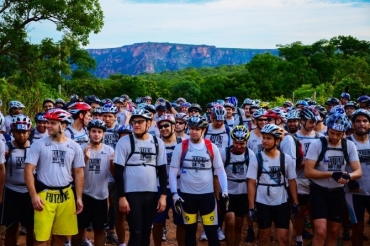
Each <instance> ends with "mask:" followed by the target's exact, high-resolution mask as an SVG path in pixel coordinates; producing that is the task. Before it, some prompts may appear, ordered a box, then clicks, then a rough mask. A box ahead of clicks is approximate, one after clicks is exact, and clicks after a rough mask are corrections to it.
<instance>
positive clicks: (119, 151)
mask: <svg viewBox="0 0 370 246" xmlns="http://www.w3.org/2000/svg"><path fill="white" fill-rule="evenodd" d="M128 138H129V137H128V136H125V137H123V138H120V139H119V140H118V142H117V145H116V151H115V153H114V159H113V163H115V164H117V165H120V166H124V165H125V163H126V156H127V152H126V148H125V142H127V145H128V148H129V149H131V145H130V141H129V139H128Z"/></svg>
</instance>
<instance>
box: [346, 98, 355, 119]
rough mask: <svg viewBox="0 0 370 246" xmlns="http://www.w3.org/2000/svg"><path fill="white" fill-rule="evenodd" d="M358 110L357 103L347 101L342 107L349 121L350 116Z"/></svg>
mask: <svg viewBox="0 0 370 246" xmlns="http://www.w3.org/2000/svg"><path fill="white" fill-rule="evenodd" d="M357 109H358V106H357V103H356V102H355V101H349V102H347V103H346V104H345V105H344V111H345V113H346V116H347V117H348V119H351V117H352V114H353V113H354V112H355V111H356V110H357Z"/></svg>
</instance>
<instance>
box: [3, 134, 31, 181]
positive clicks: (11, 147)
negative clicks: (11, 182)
mask: <svg viewBox="0 0 370 246" xmlns="http://www.w3.org/2000/svg"><path fill="white" fill-rule="evenodd" d="M3 135H4V138H5V141H6V145H7V146H8V149H9V152H8V154H7V155H6V157H5V165H6V164H7V163H8V160H9V158H10V156H11V155H12V152H13V150H14V149H16V148H14V146H13V144H12V139H11V137H10V135H9V134H7V133H4V134H3ZM26 148H29V147H26ZM26 148H24V149H25V151H24V159H26V154H27V151H26ZM9 175H10V177H11V176H13V167H12V165H11V164H10V167H9Z"/></svg>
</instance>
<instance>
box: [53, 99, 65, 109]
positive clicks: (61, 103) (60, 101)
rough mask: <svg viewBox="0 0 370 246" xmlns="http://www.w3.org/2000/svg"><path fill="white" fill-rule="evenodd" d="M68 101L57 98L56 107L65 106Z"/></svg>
mask: <svg viewBox="0 0 370 246" xmlns="http://www.w3.org/2000/svg"><path fill="white" fill-rule="evenodd" d="M65 105H66V102H65V101H64V100H63V99H62V98H57V99H55V107H56V108H64V106H65Z"/></svg>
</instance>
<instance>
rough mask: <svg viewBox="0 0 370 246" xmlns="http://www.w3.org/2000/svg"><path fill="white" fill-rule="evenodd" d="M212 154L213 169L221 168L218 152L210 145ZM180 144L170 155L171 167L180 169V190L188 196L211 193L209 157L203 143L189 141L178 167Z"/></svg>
mask: <svg viewBox="0 0 370 246" xmlns="http://www.w3.org/2000/svg"><path fill="white" fill-rule="evenodd" d="M212 149H213V153H214V159H213V167H214V168H223V165H224V164H223V163H222V160H221V155H220V151H219V149H218V148H217V146H216V145H215V144H213V143H212ZM181 153H182V144H179V145H177V146H176V148H175V149H174V151H173V153H172V159H171V165H170V166H171V167H174V168H180V187H178V188H180V190H181V192H184V193H190V194H206V193H212V192H213V173H212V162H211V157H210V156H209V154H208V152H207V147H206V145H205V142H204V141H202V142H201V143H198V144H194V143H192V142H191V141H190V140H189V148H188V151H187V153H186V155H185V158H184V162H183V163H182V167H180V162H181Z"/></svg>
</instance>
